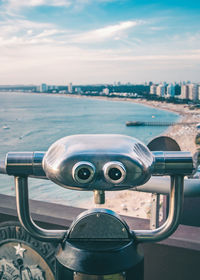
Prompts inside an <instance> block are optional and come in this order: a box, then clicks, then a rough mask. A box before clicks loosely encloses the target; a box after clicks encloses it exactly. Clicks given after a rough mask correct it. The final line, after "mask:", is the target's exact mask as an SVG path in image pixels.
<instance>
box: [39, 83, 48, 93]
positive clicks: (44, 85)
mask: <svg viewBox="0 0 200 280" xmlns="http://www.w3.org/2000/svg"><path fill="white" fill-rule="evenodd" d="M40 92H47V85H46V84H41V85H40Z"/></svg>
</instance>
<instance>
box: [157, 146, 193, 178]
mask: <svg viewBox="0 0 200 280" xmlns="http://www.w3.org/2000/svg"><path fill="white" fill-rule="evenodd" d="M153 155H154V158H155V162H154V165H153V171H152V175H191V174H192V173H193V172H194V171H195V166H194V162H193V158H192V155H191V153H190V152H180V151H179V152H174V151H172V152H153Z"/></svg>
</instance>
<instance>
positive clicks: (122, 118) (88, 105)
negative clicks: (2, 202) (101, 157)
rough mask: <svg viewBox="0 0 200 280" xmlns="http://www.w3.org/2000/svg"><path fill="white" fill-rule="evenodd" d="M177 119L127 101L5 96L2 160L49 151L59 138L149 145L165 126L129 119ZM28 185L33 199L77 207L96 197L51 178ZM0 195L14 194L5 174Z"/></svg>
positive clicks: (1, 96) (0, 108)
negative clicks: (120, 137)
mask: <svg viewBox="0 0 200 280" xmlns="http://www.w3.org/2000/svg"><path fill="white" fill-rule="evenodd" d="M178 118H179V116H178V115H177V114H175V113H171V112H168V111H164V110H159V109H157V108H152V107H149V106H144V105H141V104H136V103H133V102H127V101H122V100H119V101H115V100H113V99H110V100H105V99H93V98H85V97H80V98H78V97H69V96H66V95H56V94H33V93H21V92H17V93H15V92H0V160H1V159H4V158H5V155H6V153H7V152H9V151H46V150H47V149H48V147H49V146H50V145H51V144H52V143H54V142H55V141H56V140H58V139H60V138H62V137H64V136H67V135H72V134H88V133H95V134H96V133H115V134H125V135H129V136H132V137H136V138H138V139H140V140H141V141H143V142H144V143H146V144H147V143H148V142H149V141H150V140H151V139H152V138H154V137H155V136H157V135H160V134H162V133H163V132H164V131H165V130H166V127H158V126H143V127H142V126H141V127H127V126H126V122H127V121H159V122H162V121H164V122H174V121H177V120H178ZM29 181H30V188H29V189H30V197H31V198H32V199H36V200H44V201H51V202H55V203H60V204H65V205H74V206H78V205H79V204H80V203H81V202H83V201H84V200H85V199H87V198H88V197H90V196H91V195H92V194H91V192H81V191H72V190H66V189H64V188H61V187H60V186H57V185H55V184H53V183H52V182H50V181H47V180H39V179H30V180H29ZM0 193H2V194H8V195H15V192H14V180H13V178H12V177H9V176H6V175H0Z"/></svg>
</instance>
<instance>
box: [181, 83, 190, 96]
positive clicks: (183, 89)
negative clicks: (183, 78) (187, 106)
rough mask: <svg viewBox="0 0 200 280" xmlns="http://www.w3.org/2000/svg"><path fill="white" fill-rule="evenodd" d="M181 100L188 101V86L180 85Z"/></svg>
mask: <svg viewBox="0 0 200 280" xmlns="http://www.w3.org/2000/svg"><path fill="white" fill-rule="evenodd" d="M180 98H181V99H189V85H182V86H181V95H180Z"/></svg>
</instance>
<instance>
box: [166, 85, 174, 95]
mask: <svg viewBox="0 0 200 280" xmlns="http://www.w3.org/2000/svg"><path fill="white" fill-rule="evenodd" d="M174 96H175V87H174V85H173V84H169V85H168V86H167V97H174Z"/></svg>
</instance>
